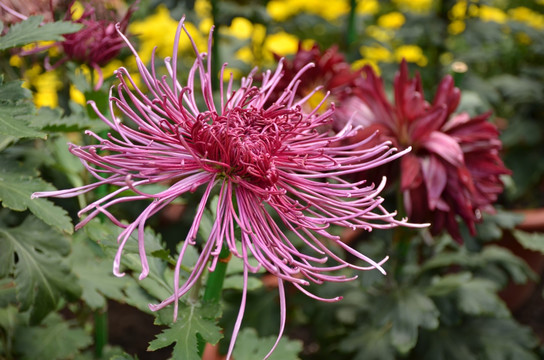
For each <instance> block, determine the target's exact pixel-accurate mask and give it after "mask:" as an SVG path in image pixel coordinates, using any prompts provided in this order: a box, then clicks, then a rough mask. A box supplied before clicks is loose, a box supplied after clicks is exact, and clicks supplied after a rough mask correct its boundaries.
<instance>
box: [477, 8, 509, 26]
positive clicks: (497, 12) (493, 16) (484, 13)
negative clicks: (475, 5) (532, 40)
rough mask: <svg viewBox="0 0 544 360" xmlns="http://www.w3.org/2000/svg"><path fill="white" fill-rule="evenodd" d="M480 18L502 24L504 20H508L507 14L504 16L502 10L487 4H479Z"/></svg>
mask: <svg viewBox="0 0 544 360" xmlns="http://www.w3.org/2000/svg"><path fill="white" fill-rule="evenodd" d="M479 15H480V19H482V21H486V22H489V21H493V22H496V23H498V24H504V23H505V22H506V20H508V16H506V13H505V12H504V11H502V10H501V9H499V8H496V7H492V6H487V5H481V6H480V12H479Z"/></svg>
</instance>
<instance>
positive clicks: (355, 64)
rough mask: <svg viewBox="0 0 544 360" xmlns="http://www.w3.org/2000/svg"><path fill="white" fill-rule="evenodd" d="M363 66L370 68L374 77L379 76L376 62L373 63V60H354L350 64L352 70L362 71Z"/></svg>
mask: <svg viewBox="0 0 544 360" xmlns="http://www.w3.org/2000/svg"><path fill="white" fill-rule="evenodd" d="M365 65H370V66H372V69H373V70H374V72H375V73H376V75H378V76H379V75H381V70H380V67H379V66H378V63H377V62H376V61H374V60H369V59H359V60H356V61H354V62H353V63H352V64H351V68H352V69H353V70H359V69H362V68H363V67H364V66H365Z"/></svg>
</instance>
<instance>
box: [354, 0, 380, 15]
mask: <svg viewBox="0 0 544 360" xmlns="http://www.w3.org/2000/svg"><path fill="white" fill-rule="evenodd" d="M379 10H380V5H379V4H378V0H359V2H358V3H357V8H356V9H355V11H356V12H357V14H361V15H374V14H376V13H377V12H378V11H379Z"/></svg>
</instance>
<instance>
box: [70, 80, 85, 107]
mask: <svg viewBox="0 0 544 360" xmlns="http://www.w3.org/2000/svg"><path fill="white" fill-rule="evenodd" d="M70 99H72V101H74V102H75V103H77V104H79V105H81V106H85V104H86V100H85V94H83V93H82V92H81V91H79V90H78V88H76V87H75V86H74V85H73V84H70Z"/></svg>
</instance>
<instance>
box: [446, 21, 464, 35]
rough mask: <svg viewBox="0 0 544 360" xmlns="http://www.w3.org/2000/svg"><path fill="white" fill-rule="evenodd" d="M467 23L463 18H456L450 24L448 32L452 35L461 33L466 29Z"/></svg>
mask: <svg viewBox="0 0 544 360" xmlns="http://www.w3.org/2000/svg"><path fill="white" fill-rule="evenodd" d="M465 28H466V24H465V22H464V21H461V20H454V21H452V22H451V23H449V24H448V32H449V33H450V34H452V35H459V34H460V33H462V32H463V31H465Z"/></svg>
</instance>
